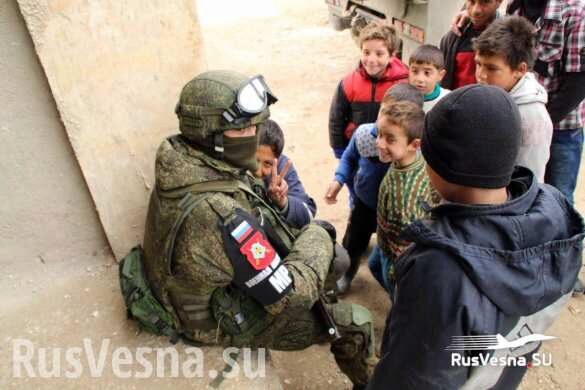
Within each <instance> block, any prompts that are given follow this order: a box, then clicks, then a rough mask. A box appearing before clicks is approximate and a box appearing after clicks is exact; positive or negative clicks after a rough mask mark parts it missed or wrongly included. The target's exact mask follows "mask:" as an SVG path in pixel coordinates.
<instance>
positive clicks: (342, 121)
mask: <svg viewBox="0 0 585 390" xmlns="http://www.w3.org/2000/svg"><path fill="white" fill-rule="evenodd" d="M359 42H360V63H359V65H358V67H357V69H355V70H354V71H352V72H351V73H350V74H348V75H347V76H345V78H344V79H343V80H341V82H340V83H339V85H338V86H337V89H336V91H335V95H334V96H333V100H332V102H331V108H330V111H329V144H330V145H331V148H332V149H333V152H334V154H335V157H336V158H341V155H342V154H343V151H344V150H345V148H346V147H347V145H348V144H349V140H350V139H351V136H352V134H353V132H354V131H355V129H357V127H358V126H359V125H361V124H364V123H372V122H375V121H376V118H377V116H378V111H379V110H380V101H381V100H382V97H383V96H384V93H385V92H386V91H387V90H388V89H389V88H391V87H392V86H393V85H395V84H397V83H399V82H406V79H407V78H408V68H407V67H406V65H404V64H403V63H402V62H401V61H400V60H399V59H398V58H396V56H394V53H395V51H396V49H397V48H398V46H399V44H400V40H399V38H398V37H397V35H396V31H395V30H394V28H392V27H389V26H384V25H380V24H377V23H370V24H369V25H368V26H366V27H365V28H364V29H363V30H362V31H361V33H360V38H359Z"/></svg>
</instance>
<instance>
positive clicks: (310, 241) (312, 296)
mask: <svg viewBox="0 0 585 390" xmlns="http://www.w3.org/2000/svg"><path fill="white" fill-rule="evenodd" d="M332 259H333V242H332V241H331V238H330V237H329V234H328V233H327V232H326V231H325V229H323V228H322V227H320V226H318V225H315V224H309V225H307V226H306V227H305V228H304V229H303V230H302V231H301V233H300V235H299V236H298V237H297V239H296V240H295V243H294V245H293V248H292V250H291V252H290V253H289V255H288V256H287V257H286V258H285V259H284V264H285V266H286V268H287V269H288V271H289V273H290V275H291V276H292V279H293V288H292V289H291V291H290V292H289V293H288V294H287V295H286V296H285V297H284V299H282V300H281V301H279V302H276V303H274V304H272V305H269V306H266V310H268V311H269V312H270V313H271V314H278V313H279V312H281V311H282V310H284V308H286V307H287V306H288V305H293V306H295V307H299V306H300V307H305V308H306V309H307V310H309V309H310V308H311V307H312V306H313V304H314V303H315V302H316V301H317V299H318V298H319V293H320V292H321V291H322V290H323V286H324V283H325V278H326V277H327V273H328V272H329V267H330V265H331V261H332Z"/></svg>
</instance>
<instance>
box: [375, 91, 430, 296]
mask: <svg viewBox="0 0 585 390" xmlns="http://www.w3.org/2000/svg"><path fill="white" fill-rule="evenodd" d="M424 118H425V114H424V112H423V110H421V108H420V107H418V106H417V105H416V104H414V103H412V102H408V101H401V102H396V103H393V104H390V105H388V106H384V107H383V108H382V110H381V111H380V115H379V116H378V122H377V124H378V138H377V139H376V145H377V146H378V153H379V158H380V161H382V162H392V169H390V170H389V171H388V173H387V174H386V176H385V177H384V179H383V180H382V183H381V184H380V191H379V193H378V207H377V218H376V219H377V234H378V245H379V246H380V249H381V250H382V273H383V278H384V284H385V286H384V287H386V288H387V289H388V290H389V292H390V297H391V298H393V291H394V281H395V277H394V267H393V263H394V261H395V260H396V258H397V257H398V256H399V255H400V254H401V253H402V252H403V251H404V249H406V247H407V246H408V245H409V243H408V242H407V241H404V240H402V239H401V238H399V235H400V232H401V231H402V229H403V228H404V227H406V226H407V225H409V224H410V223H412V222H413V221H414V220H416V219H418V218H421V217H423V216H424V215H425V210H424V208H423V201H424V202H431V203H432V201H433V196H434V192H433V191H432V188H431V184H430V182H429V179H428V176H427V174H426V171H425V161H424V159H423V157H422V156H421V154H420V153H418V150H419V148H420V142H421V137H422V132H423V128H424Z"/></svg>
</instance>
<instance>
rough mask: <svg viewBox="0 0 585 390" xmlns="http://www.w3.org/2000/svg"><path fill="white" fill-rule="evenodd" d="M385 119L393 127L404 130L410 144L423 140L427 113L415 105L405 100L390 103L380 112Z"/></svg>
mask: <svg viewBox="0 0 585 390" xmlns="http://www.w3.org/2000/svg"><path fill="white" fill-rule="evenodd" d="M381 117H384V118H385V119H386V120H387V121H388V122H390V123H391V124H393V125H396V126H399V127H401V128H402V129H404V134H405V135H406V138H407V139H408V142H409V143H410V142H412V141H414V140H415V139H417V138H418V139H420V138H422V133H423V129H424V127H425V113H424V111H423V110H422V108H420V107H419V106H417V105H416V104H415V103H413V102H410V101H407V100H403V101H399V102H393V103H390V104H389V105H387V106H384V107H383V108H382V110H381V111H380V118H381Z"/></svg>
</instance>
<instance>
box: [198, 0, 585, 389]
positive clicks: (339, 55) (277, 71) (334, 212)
mask: <svg viewBox="0 0 585 390" xmlns="http://www.w3.org/2000/svg"><path fill="white" fill-rule="evenodd" d="M247 3H249V4H248V6H249V7H250V8H253V9H254V11H253V12H250V15H251V16H250V17H246V18H241V19H238V20H235V19H229V18H222V17H221V16H218V15H217V14H216V13H214V11H215V10H217V8H215V9H214V6H215V7H218V8H219V9H221V7H222V5H225V4H227V2H225V1H213V2H212V1H204V2H201V1H200V5H201V6H202V7H201V11H202V13H201V14H200V18H201V20H202V23H204V26H203V27H204V30H203V32H204V38H205V39H206V42H207V44H208V47H209V52H208V53H207V58H208V61H209V66H210V67H220V68H239V69H241V70H242V71H244V72H247V73H249V74H254V73H262V74H264V75H265V76H266V78H267V80H268V82H269V85H270V86H271V88H272V89H273V91H274V92H275V93H276V95H277V96H278V98H279V99H280V100H279V102H278V103H276V104H275V105H274V106H273V107H274V108H273V109H272V118H273V119H275V120H276V121H278V122H279V123H280V124H281V126H282V128H283V129H284V131H285V135H286V145H285V153H286V154H287V155H288V156H289V157H291V158H292V160H293V162H294V163H295V165H296V167H297V169H298V171H299V173H300V177H301V180H302V181H303V183H304V184H305V186H306V188H307V190H308V192H309V193H310V194H311V196H313V197H314V198H315V200H316V201H317V203H318V217H319V218H323V219H327V220H330V221H332V222H333V223H334V224H335V226H336V227H337V229H338V231H340V232H343V229H344V227H345V222H346V218H347V215H348V210H347V192H346V191H342V193H343V196H342V197H341V199H340V201H339V202H338V203H337V204H336V205H334V206H328V205H326V204H325V202H324V201H323V194H324V192H325V188H326V186H327V185H328V183H329V182H330V180H332V176H333V172H334V170H335V167H336V160H335V159H334V158H333V155H332V153H331V150H330V148H329V144H328V138H327V120H328V113H329V104H330V102H331V97H332V94H333V91H334V89H335V87H336V86H337V83H338V82H339V80H340V79H341V78H342V77H343V76H344V75H345V74H346V73H347V72H348V71H349V70H351V69H352V68H353V67H354V66H355V65H357V61H358V50H357V48H356V46H355V45H354V44H353V41H352V40H351V38H350V35H349V32H348V31H343V32H335V31H333V30H332V29H331V28H330V27H329V26H328V24H327V9H326V6H325V5H324V2H323V1H319V0H277V1H271V2H266V1H265V2H262V1H252V2H247ZM268 4H270V5H269V6H268ZM580 184H582V181H581V182H580ZM576 201H577V206H578V207H579V208H580V209H581V210H585V192H584V188H583V186H582V185H580V187H579V189H578V192H577V194H576ZM364 260H365V259H364ZM364 263H365V262H364ZM347 299H349V300H351V301H355V302H357V303H360V304H362V305H364V306H366V307H367V308H369V309H370V310H371V311H372V313H373V314H374V317H375V323H376V334H377V335H379V334H381V331H382V328H383V324H384V319H385V316H386V312H387V308H388V305H389V301H388V299H387V297H386V296H385V294H384V293H383V292H382V291H381V289H380V288H379V287H378V286H377V283H376V282H375V281H374V279H373V278H372V277H371V275H370V274H369V270H368V269H367V265H366V264H362V267H361V269H360V272H359V274H358V276H357V279H356V281H355V283H354V284H353V286H352V291H351V293H350V294H349V295H348V296H347ZM583 311H585V299H584V298H582V297H580V298H572V299H571V301H570V306H569V307H568V309H566V310H565V311H564V313H563V315H562V317H561V318H560V319H559V320H558V321H557V322H556V323H555V325H554V326H553V328H552V329H551V330H550V331H549V332H547V334H550V335H554V336H557V337H558V339H556V340H554V341H549V342H546V343H545V344H544V346H543V350H544V351H545V352H551V353H552V356H553V366H552V367H546V368H544V367H538V368H537V367H535V368H531V369H530V370H529V373H528V375H527V376H526V378H525V380H524V382H523V384H522V387H521V388H522V389H526V390H528V389H571V390H572V389H575V390H576V389H585V373H584V372H583V370H582V369H581V367H582V366H583V364H585V337H584V336H585V323H584V322H583V319H584V313H583ZM272 355H273V357H274V361H275V365H276V367H277V369H278V371H279V373H280V376H281V379H282V380H283V381H284V387H285V389H287V390H293V389H294V390H297V389H343V388H349V387H350V385H349V384H348V381H347V379H346V378H344V376H343V375H341V374H340V373H339V371H338V370H337V368H336V366H335V362H334V360H333V358H332V357H331V355H330V354H329V352H328V347H327V346H314V347H312V348H310V349H309V350H308V351H301V352H289V353H273V354H272Z"/></svg>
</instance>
